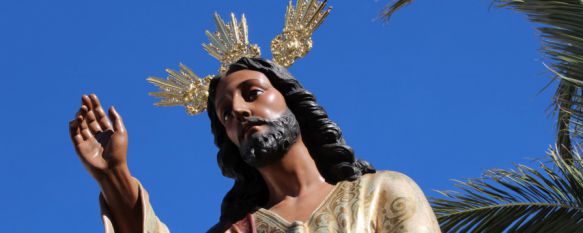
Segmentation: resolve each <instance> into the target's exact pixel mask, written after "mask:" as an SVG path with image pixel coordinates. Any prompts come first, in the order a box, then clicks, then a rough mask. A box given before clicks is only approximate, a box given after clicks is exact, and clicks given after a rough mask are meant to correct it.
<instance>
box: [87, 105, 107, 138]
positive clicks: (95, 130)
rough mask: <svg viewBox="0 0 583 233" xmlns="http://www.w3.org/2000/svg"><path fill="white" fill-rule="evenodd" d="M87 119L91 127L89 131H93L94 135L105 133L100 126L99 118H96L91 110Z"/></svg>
mask: <svg viewBox="0 0 583 233" xmlns="http://www.w3.org/2000/svg"><path fill="white" fill-rule="evenodd" d="M86 119H87V124H88V125H89V130H91V132H92V133H94V134H97V133H100V132H102V131H103V130H102V129H101V126H100V125H99V122H97V118H96V117H95V113H94V111H93V110H89V111H88V112H87V115H86Z"/></svg>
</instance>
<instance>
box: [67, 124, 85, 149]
mask: <svg viewBox="0 0 583 233" xmlns="http://www.w3.org/2000/svg"><path fill="white" fill-rule="evenodd" d="M78 122H79V121H78V120H77V118H75V119H74V120H72V121H69V135H70V136H71V140H72V141H73V143H74V144H75V145H78V144H81V143H82V142H83V137H82V136H81V131H80V130H79V123H78Z"/></svg>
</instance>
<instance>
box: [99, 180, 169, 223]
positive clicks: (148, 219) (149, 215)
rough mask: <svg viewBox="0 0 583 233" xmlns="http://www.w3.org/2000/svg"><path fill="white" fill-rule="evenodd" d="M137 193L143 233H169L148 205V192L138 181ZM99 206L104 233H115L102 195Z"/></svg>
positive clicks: (100, 195)
mask: <svg viewBox="0 0 583 233" xmlns="http://www.w3.org/2000/svg"><path fill="white" fill-rule="evenodd" d="M136 181H137V182H138V186H139V193H138V203H139V204H140V205H141V208H142V210H143V211H142V216H141V219H142V229H143V233H170V230H168V227H166V225H165V224H164V223H163V222H161V221H160V219H158V216H156V213H154V209H152V205H150V199H149V196H148V192H147V191H146V190H145V189H144V187H143V186H142V184H141V183H140V181H138V180H137V179H136ZM99 206H100V208H101V219H102V220H103V225H104V228H105V233H115V230H114V229H115V228H114V224H113V221H112V220H113V218H112V216H111V214H110V211H109V206H107V203H106V202H105V198H103V195H102V194H101V193H100V194H99Z"/></svg>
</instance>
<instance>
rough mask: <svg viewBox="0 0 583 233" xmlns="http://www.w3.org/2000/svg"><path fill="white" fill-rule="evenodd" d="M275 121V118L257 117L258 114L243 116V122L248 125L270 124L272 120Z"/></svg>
mask: <svg viewBox="0 0 583 233" xmlns="http://www.w3.org/2000/svg"><path fill="white" fill-rule="evenodd" d="M275 121H277V119H273V120H271V119H267V118H263V117H258V116H250V117H246V118H245V122H246V123H247V124H249V125H252V126H255V125H263V124H271V123H273V122H275Z"/></svg>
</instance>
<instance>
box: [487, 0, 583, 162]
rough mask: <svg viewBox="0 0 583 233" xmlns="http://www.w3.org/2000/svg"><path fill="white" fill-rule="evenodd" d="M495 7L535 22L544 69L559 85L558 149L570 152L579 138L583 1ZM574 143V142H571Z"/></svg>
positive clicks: (523, 1) (582, 134) (515, 1)
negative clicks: (542, 54)
mask: <svg viewBox="0 0 583 233" xmlns="http://www.w3.org/2000/svg"><path fill="white" fill-rule="evenodd" d="M495 2H496V3H497V4H498V6H499V7H506V8H510V9H513V10H516V11H519V12H523V13H525V14H526V15H527V16H528V19H529V20H530V21H532V22H534V23H537V24H538V25H539V26H538V31H539V32H540V33H541V37H542V42H543V46H542V48H541V51H542V52H543V53H544V54H545V57H546V59H547V60H548V63H549V64H548V65H547V68H548V69H549V70H550V71H551V73H552V74H553V76H554V79H555V80H558V81H559V85H558V88H557V91H556V93H555V96H554V98H553V100H554V101H553V102H554V109H555V112H556V113H557V116H558V119H557V144H558V145H559V147H558V150H559V152H560V154H561V155H562V156H564V157H565V159H567V160H568V159H570V157H572V154H571V153H570V150H571V149H572V148H573V146H574V145H573V144H575V146H576V145H577V144H578V141H580V140H581V139H583V128H582V126H583V88H582V87H583V1H581V0H495ZM572 140H574V141H575V143H573V142H572Z"/></svg>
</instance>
